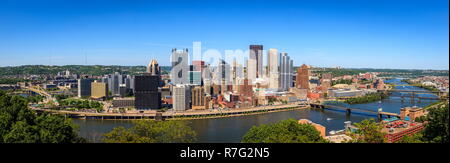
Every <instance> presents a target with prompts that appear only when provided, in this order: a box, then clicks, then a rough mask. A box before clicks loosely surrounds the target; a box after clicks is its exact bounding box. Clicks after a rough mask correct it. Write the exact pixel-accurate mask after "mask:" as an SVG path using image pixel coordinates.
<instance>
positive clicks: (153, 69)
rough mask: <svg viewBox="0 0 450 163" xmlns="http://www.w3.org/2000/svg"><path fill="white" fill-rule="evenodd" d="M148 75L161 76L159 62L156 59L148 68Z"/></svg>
mask: <svg viewBox="0 0 450 163" xmlns="http://www.w3.org/2000/svg"><path fill="white" fill-rule="evenodd" d="M147 73H149V74H150V75H153V76H159V75H161V70H160V68H159V65H158V62H157V61H156V60H155V59H152V60H151V61H150V63H149V64H148V66H147Z"/></svg>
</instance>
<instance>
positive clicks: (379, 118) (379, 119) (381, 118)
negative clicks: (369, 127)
mask: <svg viewBox="0 0 450 163" xmlns="http://www.w3.org/2000/svg"><path fill="white" fill-rule="evenodd" d="M377 117H378V121H381V120H383V115H382V114H380V113H378V114H377Z"/></svg>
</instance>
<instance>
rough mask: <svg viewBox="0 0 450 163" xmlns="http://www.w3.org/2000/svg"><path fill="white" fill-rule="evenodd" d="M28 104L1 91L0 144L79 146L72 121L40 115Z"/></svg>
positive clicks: (18, 97) (49, 115) (81, 140)
mask: <svg viewBox="0 0 450 163" xmlns="http://www.w3.org/2000/svg"><path fill="white" fill-rule="evenodd" d="M27 103H28V101H27V100H26V99H25V98H23V97H20V96H10V95H7V94H5V93H4V92H1V91H0V143H80V142H85V140H84V139H83V138H81V137H79V136H78V134H77V131H76V130H75V126H74V125H73V124H72V122H71V121H70V120H67V119H65V118H64V117H62V116H60V115H52V114H47V113H43V114H40V115H37V114H36V113H35V112H34V111H32V110H30V109H28V106H27Z"/></svg>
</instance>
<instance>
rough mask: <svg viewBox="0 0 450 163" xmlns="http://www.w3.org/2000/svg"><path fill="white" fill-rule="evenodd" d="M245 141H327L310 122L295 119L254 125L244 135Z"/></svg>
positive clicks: (243, 140)
mask: <svg viewBox="0 0 450 163" xmlns="http://www.w3.org/2000/svg"><path fill="white" fill-rule="evenodd" d="M242 142H243V143H325V142H327V141H326V140H324V139H323V138H322V137H321V136H320V132H319V131H317V130H316V129H315V128H314V127H313V126H311V125H310V124H299V123H298V122H297V121H296V120H294V119H288V120H284V121H281V122H278V123H274V124H269V125H261V126H258V127H256V126H253V127H252V128H251V129H250V130H249V131H248V132H247V133H246V134H245V135H244V137H243V139H242Z"/></svg>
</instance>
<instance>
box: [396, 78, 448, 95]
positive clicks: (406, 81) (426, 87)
mask: <svg viewBox="0 0 450 163" xmlns="http://www.w3.org/2000/svg"><path fill="white" fill-rule="evenodd" d="M402 82H405V83H408V84H409V85H411V86H415V87H419V88H423V89H426V90H428V91H431V92H440V90H439V89H437V88H435V87H433V86H426V85H423V84H420V83H414V82H411V81H410V80H408V79H403V80H402Z"/></svg>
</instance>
